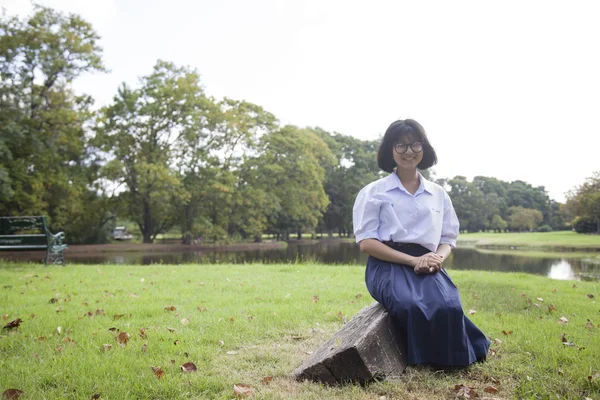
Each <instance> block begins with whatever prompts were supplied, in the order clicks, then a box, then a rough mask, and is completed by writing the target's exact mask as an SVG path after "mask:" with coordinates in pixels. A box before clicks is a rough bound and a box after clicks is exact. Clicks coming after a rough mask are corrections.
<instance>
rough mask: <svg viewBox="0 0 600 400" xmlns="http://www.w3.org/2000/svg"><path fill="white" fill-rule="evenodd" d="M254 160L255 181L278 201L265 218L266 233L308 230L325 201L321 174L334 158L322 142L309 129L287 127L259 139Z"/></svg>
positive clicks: (319, 213)
mask: <svg viewBox="0 0 600 400" xmlns="http://www.w3.org/2000/svg"><path fill="white" fill-rule="evenodd" d="M260 148H261V150H260V152H259V153H258V154H257V157H256V158H255V159H254V165H255V166H256V171H257V173H258V179H257V180H258V181H260V182H262V184H264V185H265V187H267V188H269V192H270V193H271V194H273V195H274V196H275V197H276V198H277V201H278V207H277V210H276V212H275V213H273V214H271V215H269V232H271V233H276V234H283V235H284V236H286V237H287V236H288V235H289V233H290V232H291V231H293V230H296V231H302V230H312V229H314V228H315V227H316V226H317V223H318V222H319V218H320V217H321V215H322V214H323V212H324V211H325V210H326V208H327V205H328V204H329V199H328V197H327V194H326V193H325V190H324V188H323V183H324V180H325V171H326V168H327V167H329V166H332V165H334V163H335V158H334V157H333V154H332V152H331V150H330V149H329V147H328V146H327V145H326V144H325V142H324V141H323V139H321V138H320V137H319V136H318V135H316V134H315V133H314V132H312V131H311V130H309V129H299V128H297V127H295V126H291V125H287V126H284V127H282V128H280V129H278V130H275V131H273V132H270V133H269V134H268V135H265V136H263V137H262V140H261V144H260Z"/></svg>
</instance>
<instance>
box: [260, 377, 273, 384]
mask: <svg viewBox="0 0 600 400" xmlns="http://www.w3.org/2000/svg"><path fill="white" fill-rule="evenodd" d="M272 380H273V377H272V376H265V377H264V378H263V379H262V383H263V385H268V384H269V383H271V381H272Z"/></svg>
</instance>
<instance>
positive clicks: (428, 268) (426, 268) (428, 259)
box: [415, 252, 444, 274]
mask: <svg viewBox="0 0 600 400" xmlns="http://www.w3.org/2000/svg"><path fill="white" fill-rule="evenodd" d="M443 262H444V257H443V256H440V255H439V254H436V253H433V252H431V253H427V254H424V255H422V256H421V257H418V258H417V263H416V264H415V273H417V274H427V273H430V274H433V273H435V272H439V271H440V270H441V269H442V263H443Z"/></svg>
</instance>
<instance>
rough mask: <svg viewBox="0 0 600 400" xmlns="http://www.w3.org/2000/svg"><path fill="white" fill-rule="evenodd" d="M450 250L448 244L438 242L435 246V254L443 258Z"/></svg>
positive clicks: (446, 256)
mask: <svg viewBox="0 0 600 400" xmlns="http://www.w3.org/2000/svg"><path fill="white" fill-rule="evenodd" d="M450 252H452V247H450V245H449V244H440V245H439V246H438V248H437V251H436V254H438V255H440V256H442V257H444V260H445V259H447V258H448V256H449V255H450Z"/></svg>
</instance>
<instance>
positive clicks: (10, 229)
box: [0, 216, 48, 246]
mask: <svg viewBox="0 0 600 400" xmlns="http://www.w3.org/2000/svg"><path fill="white" fill-rule="evenodd" d="M46 231H47V229H46V217H44V216H35V217H0V245H4V246H28V245H29V246H31V245H46V244H48V237H47V234H46Z"/></svg>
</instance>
